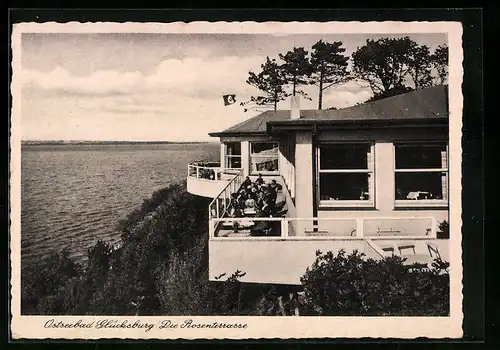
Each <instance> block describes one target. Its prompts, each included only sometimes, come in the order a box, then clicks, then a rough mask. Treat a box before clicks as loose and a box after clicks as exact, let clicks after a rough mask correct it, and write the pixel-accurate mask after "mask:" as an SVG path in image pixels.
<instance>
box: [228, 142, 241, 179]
mask: <svg viewBox="0 0 500 350" xmlns="http://www.w3.org/2000/svg"><path fill="white" fill-rule="evenodd" d="M229 144H239V145H240V155H232V154H231V155H230V154H228V150H229V147H228V145H229ZM224 149H225V152H224V168H225V169H226V170H227V171H228V172H231V171H239V170H241V167H240V168H231V167H229V159H230V158H237V159H239V160H240V164H241V166H243V163H242V160H243V158H242V154H241V153H242V151H243V150H242V147H241V142H238V141H228V142H224Z"/></svg>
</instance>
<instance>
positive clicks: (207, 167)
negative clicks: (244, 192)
mask: <svg viewBox="0 0 500 350" xmlns="http://www.w3.org/2000/svg"><path fill="white" fill-rule="evenodd" d="M231 171H233V172H234V171H239V170H235V169H231ZM235 176H236V175H235V174H234V173H230V172H229V171H227V172H225V171H223V170H222V168H221V166H220V163H219V162H206V161H200V162H193V163H190V164H189V165H188V175H187V190H188V192H189V193H192V194H194V195H197V196H202V197H208V198H214V197H217V195H218V194H219V193H221V191H222V190H223V189H224V187H225V186H226V185H227V184H228V182H229V181H230V180H231V179H233V178H234V177H235Z"/></svg>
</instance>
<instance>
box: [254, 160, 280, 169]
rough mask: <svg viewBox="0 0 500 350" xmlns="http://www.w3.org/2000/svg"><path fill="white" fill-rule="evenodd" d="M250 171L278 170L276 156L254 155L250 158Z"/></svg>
mask: <svg viewBox="0 0 500 350" xmlns="http://www.w3.org/2000/svg"><path fill="white" fill-rule="evenodd" d="M252 171H254V172H256V171H278V158H276V157H256V158H252Z"/></svg>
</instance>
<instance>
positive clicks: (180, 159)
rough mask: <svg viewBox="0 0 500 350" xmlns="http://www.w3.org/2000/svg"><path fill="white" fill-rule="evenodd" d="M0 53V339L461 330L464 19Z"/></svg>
mask: <svg viewBox="0 0 500 350" xmlns="http://www.w3.org/2000/svg"><path fill="white" fill-rule="evenodd" d="M12 49H13V60H12V67H13V80H12V85H11V91H12V98H13V106H12V117H11V120H12V128H11V149H12V160H11V164H10V166H11V168H10V174H11V179H10V186H11V187H10V189H11V193H10V204H11V206H10V215H11V223H12V224H11V242H10V248H11V267H12V270H11V276H12V278H11V292H12V298H11V311H12V312H11V317H12V322H11V332H12V338H13V339H106V338H123V339H257V338H258V339H263V338H282V339H290V338H293V339H300V338H339V337H342V338H359V337H368V338H405V339H411V338H417V337H427V338H460V337H461V336H462V319H463V314H462V260H461V256H462V250H461V227H462V223H461V213H462V209H461V176H462V175H461V159H462V155H461V153H462V151H461V128H462V93H461V84H462V75H463V70H462V58H463V54H462V27H461V24H460V23H453V22H369V23H368V22H366V23H365V22H323V23H319V22H318V23H314V22H289V23H280V22H272V23H271V22H270V23H254V22H220V23H219V22H214V23H210V22H192V23H180V22H179V23H76V22H72V23H65V24H62V23H22V24H16V25H15V26H14V30H13V34H12Z"/></svg>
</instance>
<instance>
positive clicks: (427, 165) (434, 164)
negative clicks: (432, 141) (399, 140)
mask: <svg viewBox="0 0 500 350" xmlns="http://www.w3.org/2000/svg"><path fill="white" fill-rule="evenodd" d="M395 148H396V169H441V168H446V146H445V145H396V146H395Z"/></svg>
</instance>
